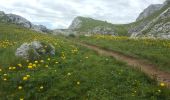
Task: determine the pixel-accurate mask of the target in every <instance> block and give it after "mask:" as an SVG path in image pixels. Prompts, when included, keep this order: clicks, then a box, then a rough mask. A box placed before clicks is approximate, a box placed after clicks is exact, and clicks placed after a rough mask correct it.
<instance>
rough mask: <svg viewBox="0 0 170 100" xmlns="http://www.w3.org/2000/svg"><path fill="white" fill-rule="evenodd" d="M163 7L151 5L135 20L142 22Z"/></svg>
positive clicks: (161, 5)
mask: <svg viewBox="0 0 170 100" xmlns="http://www.w3.org/2000/svg"><path fill="white" fill-rule="evenodd" d="M162 7H163V4H151V5H150V6H148V7H147V8H146V9H144V11H143V12H142V13H141V14H140V15H139V17H138V18H137V19H136V20H137V21H139V20H142V19H144V18H146V17H148V16H150V15H152V14H153V13H154V12H155V11H158V10H160V9H161V8H162Z"/></svg>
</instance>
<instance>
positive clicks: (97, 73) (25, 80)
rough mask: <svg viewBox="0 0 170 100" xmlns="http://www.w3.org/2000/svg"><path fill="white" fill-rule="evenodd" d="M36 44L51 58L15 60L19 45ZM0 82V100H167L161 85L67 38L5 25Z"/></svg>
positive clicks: (0, 38)
mask: <svg viewBox="0 0 170 100" xmlns="http://www.w3.org/2000/svg"><path fill="white" fill-rule="evenodd" d="M35 40H36V41H41V42H44V43H50V44H52V45H53V46H54V47H55V48H56V51H55V54H56V55H53V56H42V57H41V58H40V59H37V60H33V59H31V60H24V59H21V58H18V57H16V56H15V51H16V50H17V48H18V47H19V46H20V45H22V44H23V43H30V42H32V41H35ZM44 47H46V46H44ZM47 47H48V46H47ZM0 79H1V82H0V96H1V99H2V100H12V99H15V100H17V99H20V100H23V99H24V100H30V99H31V100H34V99H37V100H42V99H44V100H51V99H54V100H56V99H59V100H61V99H62V100H63V99H64V100H66V99H78V100H84V98H86V99H93V100H94V99H126V98H131V99H137V98H138V99H159V98H161V99H162V98H163V99H168V98H169V95H168V94H169V92H170V91H169V90H168V89H167V88H166V86H165V85H164V83H161V85H157V83H156V81H154V80H152V79H150V78H148V76H146V75H145V74H143V73H142V72H141V71H138V70H135V69H132V68H130V67H128V66H127V65H126V64H125V63H122V62H120V61H117V60H115V59H114V58H112V57H107V56H106V57H105V56H101V55H98V54H97V53H95V52H93V51H91V50H89V49H86V48H85V47H82V46H79V45H76V44H74V43H73V42H71V41H68V38H67V39H66V38H64V37H59V36H58V37H56V36H53V35H49V34H41V33H37V32H35V31H32V30H30V29H27V28H23V27H21V26H16V25H14V24H13V25H11V24H6V23H4V24H3V23H0Z"/></svg>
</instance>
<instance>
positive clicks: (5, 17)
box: [0, 11, 50, 33]
mask: <svg viewBox="0 0 170 100" xmlns="http://www.w3.org/2000/svg"><path fill="white" fill-rule="evenodd" d="M0 22H5V23H13V24H16V25H20V26H22V27H25V28H29V29H32V30H35V31H37V32H42V33H48V32H50V30H49V29H47V28H46V27H45V26H43V25H34V24H32V23H31V22H30V21H29V20H27V19H25V18H23V17H21V16H18V15H15V14H5V13H4V12H3V11H0Z"/></svg>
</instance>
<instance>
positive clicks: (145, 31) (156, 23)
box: [131, 7, 170, 38]
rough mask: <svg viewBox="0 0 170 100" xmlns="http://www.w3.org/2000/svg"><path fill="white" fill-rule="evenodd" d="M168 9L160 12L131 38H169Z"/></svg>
mask: <svg viewBox="0 0 170 100" xmlns="http://www.w3.org/2000/svg"><path fill="white" fill-rule="evenodd" d="M169 19H170V7H169V8H167V9H166V10H165V11H164V12H162V13H161V14H160V15H159V16H158V17H156V18H154V19H152V20H151V21H150V22H148V23H147V24H146V25H143V26H144V27H143V28H142V29H141V30H140V31H137V32H133V33H132V35H131V37H141V36H147V37H150V36H152V37H157V38H169V36H170V21H169Z"/></svg>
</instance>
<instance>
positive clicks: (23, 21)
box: [7, 14, 32, 28]
mask: <svg viewBox="0 0 170 100" xmlns="http://www.w3.org/2000/svg"><path fill="white" fill-rule="evenodd" d="M7 17H8V22H11V23H13V24H17V25H21V26H23V27H25V28H31V27H32V24H31V22H30V21H28V20H27V19H25V18H23V17H21V16H18V15H15V14H7Z"/></svg>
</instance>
